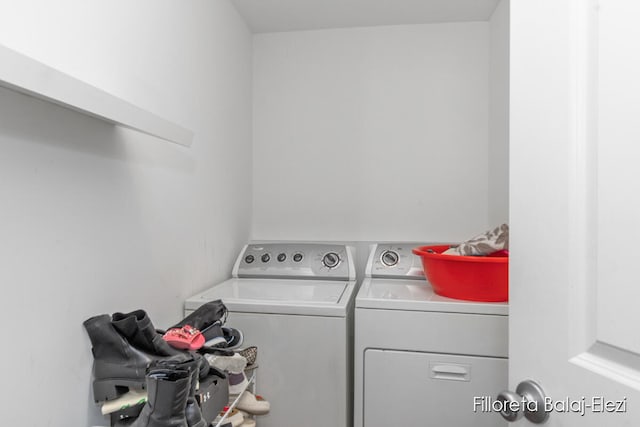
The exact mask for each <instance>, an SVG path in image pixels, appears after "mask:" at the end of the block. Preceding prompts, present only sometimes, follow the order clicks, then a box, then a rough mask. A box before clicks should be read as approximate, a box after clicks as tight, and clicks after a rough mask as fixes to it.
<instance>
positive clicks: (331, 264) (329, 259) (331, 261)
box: [322, 252, 340, 268]
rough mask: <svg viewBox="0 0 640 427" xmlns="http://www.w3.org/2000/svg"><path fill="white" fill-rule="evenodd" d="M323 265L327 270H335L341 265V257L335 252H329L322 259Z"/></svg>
mask: <svg viewBox="0 0 640 427" xmlns="http://www.w3.org/2000/svg"><path fill="white" fill-rule="evenodd" d="M322 264H324V266H325V267H327V268H335V267H337V266H338V264H340V255H338V254H337V253H335V252H328V253H326V254H325V255H324V256H323V257H322Z"/></svg>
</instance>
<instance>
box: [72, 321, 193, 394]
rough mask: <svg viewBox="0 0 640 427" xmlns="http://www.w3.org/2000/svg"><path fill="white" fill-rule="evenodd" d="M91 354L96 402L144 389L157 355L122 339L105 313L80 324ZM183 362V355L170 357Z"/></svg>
mask: <svg viewBox="0 0 640 427" xmlns="http://www.w3.org/2000/svg"><path fill="white" fill-rule="evenodd" d="M83 325H84V327H85V329H86V331H87V334H88V335H89V339H90V340H91V346H92V348H91V352H92V353H93V398H94V400H95V401H96V402H102V401H105V400H113V399H115V398H117V397H118V396H120V395H121V394H124V393H126V392H127V391H129V389H131V388H134V389H138V390H140V389H144V388H145V387H146V379H145V375H146V372H147V367H148V366H149V364H150V363H151V362H152V361H153V360H155V359H158V358H159V357H160V356H157V355H153V354H149V353H146V352H144V351H142V350H140V349H138V348H136V347H133V346H132V345H131V344H129V342H128V341H127V340H126V339H124V337H122V336H121V335H120V334H119V333H118V331H117V330H116V329H115V328H114V326H113V324H112V323H111V317H110V316H109V315H107V314H103V315H100V316H94V317H91V318H89V319H87V320H85V321H84V323H83ZM172 358H176V359H177V361H182V360H184V357H182V356H171V357H167V359H172Z"/></svg>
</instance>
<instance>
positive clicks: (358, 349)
mask: <svg viewBox="0 0 640 427" xmlns="http://www.w3.org/2000/svg"><path fill="white" fill-rule="evenodd" d="M415 246H419V245H417V244H416V245H412V244H406V243H385V244H377V245H374V246H373V247H372V249H371V252H370V255H369V259H368V263H367V267H366V272H365V279H364V281H363V283H362V285H361V287H360V290H359V291H358V294H357V297H356V308H355V344H354V427H389V426H446V427H472V426H473V427H485V426H486V427H496V426H504V425H506V422H505V421H504V420H503V419H502V417H501V416H500V414H499V413H495V412H482V410H483V407H482V406H481V405H478V404H477V403H481V402H482V400H480V401H479V400H477V399H482V398H483V397H487V398H491V399H492V398H494V397H495V396H496V395H497V394H498V393H499V392H500V391H502V390H505V389H506V388H507V385H508V377H507V373H508V366H507V355H508V335H507V332H508V329H507V328H508V304H507V303H476V302H469V301H461V300H454V299H450V298H445V297H441V296H439V295H436V294H435V293H434V292H433V290H432V288H431V286H430V285H429V283H428V282H427V281H426V280H425V278H424V275H423V270H422V265H421V263H420V259H419V258H418V257H417V256H415V255H413V254H412V252H411V249H412V248H413V247H415ZM485 402H487V400H485ZM474 409H475V411H474Z"/></svg>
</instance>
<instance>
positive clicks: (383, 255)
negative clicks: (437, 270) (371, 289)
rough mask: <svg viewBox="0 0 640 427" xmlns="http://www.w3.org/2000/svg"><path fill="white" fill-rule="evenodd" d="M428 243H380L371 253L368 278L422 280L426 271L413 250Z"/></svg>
mask: <svg viewBox="0 0 640 427" xmlns="http://www.w3.org/2000/svg"><path fill="white" fill-rule="evenodd" d="M424 245H426V243H406V242H404V243H378V244H376V245H373V246H372V248H371V251H370V252H369V260H368V262H367V268H366V271H365V275H366V277H392V278H400V279H422V280H424V271H423V269H422V262H421V261H420V257H418V256H417V255H414V254H413V252H411V251H412V249H413V248H416V247H418V246H424Z"/></svg>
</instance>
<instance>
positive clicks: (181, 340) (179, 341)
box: [162, 325, 204, 351]
mask: <svg viewBox="0 0 640 427" xmlns="http://www.w3.org/2000/svg"><path fill="white" fill-rule="evenodd" d="M162 338H163V339H164V340H165V341H166V342H167V343H169V345H171V347H175V348H179V349H183V350H192V351H193V350H198V349H199V348H201V347H202V346H203V345H204V335H202V333H201V332H200V331H199V330H197V329H196V328H192V327H191V326H189V325H185V326H183V327H182V328H172V329H169V330H168V331H167V332H166V333H165V334H164V335H163V336H162Z"/></svg>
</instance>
